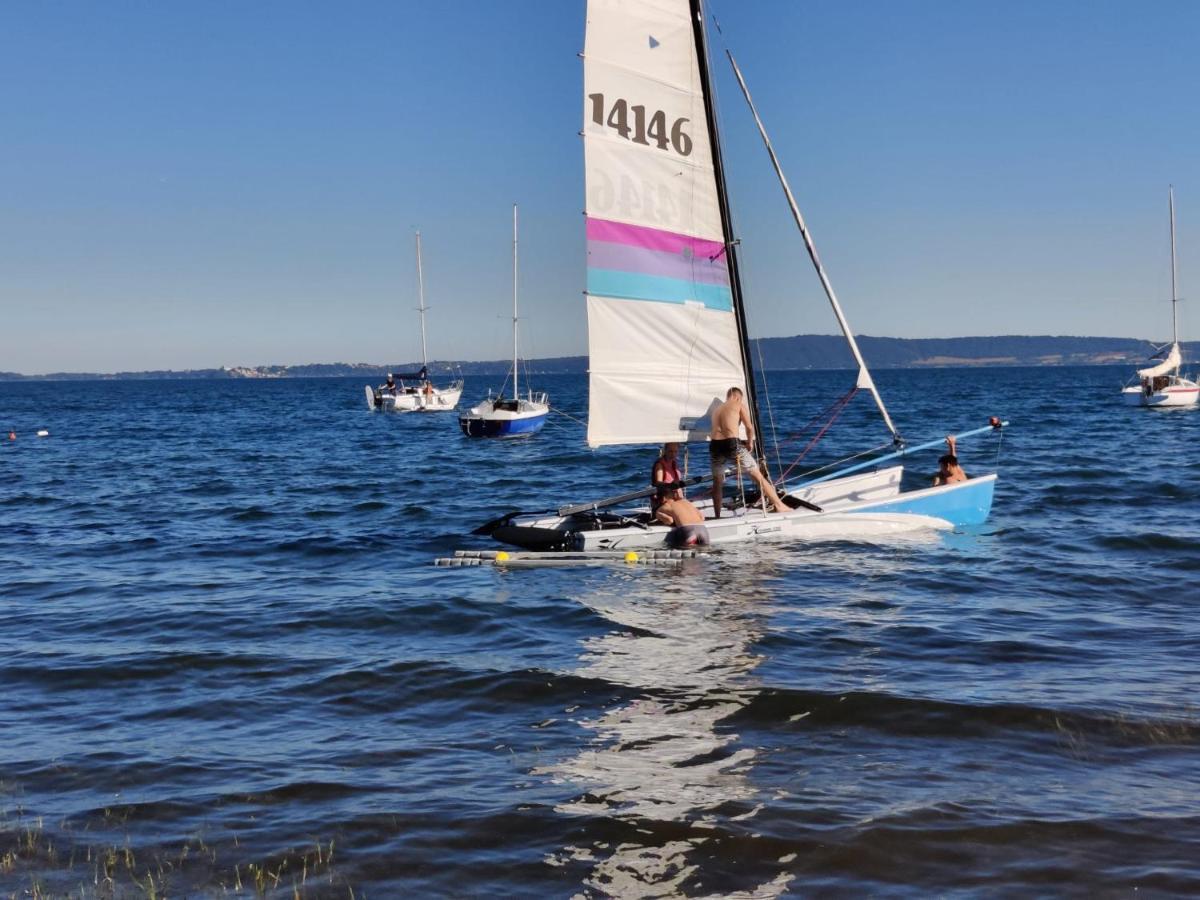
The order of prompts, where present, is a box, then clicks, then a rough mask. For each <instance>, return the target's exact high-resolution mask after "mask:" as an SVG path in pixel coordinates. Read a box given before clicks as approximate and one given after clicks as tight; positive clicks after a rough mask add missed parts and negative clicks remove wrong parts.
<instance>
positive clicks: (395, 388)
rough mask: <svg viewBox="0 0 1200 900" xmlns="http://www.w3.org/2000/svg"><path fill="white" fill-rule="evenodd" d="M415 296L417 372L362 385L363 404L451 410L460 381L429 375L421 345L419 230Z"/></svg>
mask: <svg viewBox="0 0 1200 900" xmlns="http://www.w3.org/2000/svg"><path fill="white" fill-rule="evenodd" d="M417 296H418V297H419V299H420V304H421V305H420V306H418V307H417V312H419V313H420V315H421V369H420V371H419V372H415V373H411V374H405V375H394V374H393V373H390V372H389V373H388V380H387V381H386V382H385V383H384V384H381V385H380V386H379V387H374V388H373V387H371V386H370V385H367V386H366V395H367V408H368V409H381V410H384V411H385V412H453V411H454V408H455V407H456V406H458V399H459V398H460V397H461V396H462V392H463V382H462V379H461V378H458V379H455V380H454V381H451V382H450V383H448V384H444V385H442V386H440V387H439V386H438V385H435V384H434V383H433V381H432V380H430V378H429V353H428V351H427V350H426V349H425V312H426V310H428V309H429V307H428V306H426V305H425V273H424V271H423V270H422V268H421V232H419V231H418V232H417Z"/></svg>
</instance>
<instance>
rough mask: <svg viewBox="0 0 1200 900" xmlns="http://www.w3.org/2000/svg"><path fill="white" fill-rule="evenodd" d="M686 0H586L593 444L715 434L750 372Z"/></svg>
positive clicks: (588, 298) (590, 424) (590, 435)
mask: <svg viewBox="0 0 1200 900" xmlns="http://www.w3.org/2000/svg"><path fill="white" fill-rule="evenodd" d="M698 54H699V48H698V45H697V38H696V32H695V26H694V22H693V19H692V9H691V4H690V3H689V2H688V0H639V2H638V3H636V4H634V3H630V2H627V0H589V3H588V20H587V34H586V39H585V47H584V53H583V60H584V98H583V119H584V127H583V137H584V156H585V167H586V176H585V177H586V185H587V198H586V210H585V213H586V216H587V220H586V221H587V254H588V267H587V292H586V302H587V308H588V351H589V356H590V366H589V390H590V398H589V416H588V442H589V443H590V444H592V445H593V446H600V445H604V444H627V443H652V442H655V443H657V442H664V441H671V440H689V439H698V438H702V437H704V436H705V429H707V418H706V417H707V415H708V413H709V411H710V410H711V409H712V407H713V404H714V401H719V400H721V399H724V397H725V393H726V391H728V389H729V388H730V387H734V386H737V387H741V388H743V390H745V389H746V382H747V375H746V366H745V355H744V350H743V347H742V337H741V334H740V331H739V326H738V321H737V312H738V311H737V308H736V284H735V278H734V276H733V275H732V274H731V268H732V265H731V260H730V255H729V252H728V248H729V240H728V237H727V227H726V222H725V221H724V219H723V217H722V211H721V210H722V206H721V197H720V192H719V187H718V184H717V172H716V168H715V166H714V157H715V155H716V150H715V148H714V147H713V138H712V135H711V134H710V131H709V118H708V110H707V105H706V102H707V101H706V98H705V96H704V88H703V79H702V77H701V62H700V60H699V56H698Z"/></svg>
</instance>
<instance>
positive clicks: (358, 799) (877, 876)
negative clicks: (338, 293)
mask: <svg viewBox="0 0 1200 900" xmlns="http://www.w3.org/2000/svg"><path fill="white" fill-rule="evenodd" d="M1125 374H1126V373H1125V372H1124V371H1122V370H1117V369H1112V368H1078V369H1053V368H1046V369H979V370H976V369H953V370H951V369H943V370H930V371H884V372H880V373H877V376H876V377H877V380H878V382H879V384H880V388H881V390H882V391H883V393H884V396H885V398H887V399H888V401H889V406H890V409H891V412H892V414H893V416H894V417H895V419H896V420H897V423H898V424H899V425H900V426H901V428H902V430H903V431H904V432H905V435H906V437H908V438H909V439H910V441H912V442H920V441H923V440H929V439H933V438H937V437H940V436H941V435H943V434H946V433H948V432H950V431H956V430H965V429H968V428H972V427H977V426H979V425H983V424H985V423H986V419H987V417H988V416H990V415H999V416H1002V417H1004V418H1007V419H1009V420H1011V422H1012V424H1011V426H1010V428H1009V429H1007V430H1006V431H1005V432H1004V434H1003V435H1002V436H997V435H991V434H989V435H985V436H982V437H980V438H975V439H972V440H970V441H968V442H964V444H963V445H962V446H960V455H961V458H962V461H963V464H964V466H965V468H966V469H967V471H968V472H970V473H975V472H985V471H990V470H993V469H998V471H999V473H1000V481H999V483H998V486H997V491H996V500H995V506H994V508H993V513H992V517H991V519H990V520H989V521H988V523H987V524H986V525H984V526H982V527H980V528H977V529H973V530H970V531H964V532H952V533H944V534H930V535H924V536H919V537H909V538H906V539H902V540H892V541H888V542H884V543H877V544H871V543H867V544H858V543H850V542H833V543H793V544H774V545H773V544H760V545H755V546H744V547H738V548H734V549H731V550H726V551H722V552H720V553H718V554H715V555H713V556H712V557H710V558H703V559H697V560H689V561H687V562H686V563H685V564H684V565H683V566H682V567H681V568H679V569H678V570H667V569H661V568H657V567H638V566H624V565H620V566H612V567H603V568H585V569H546V570H521V571H500V570H495V569H490V568H477V569H437V568H434V567H433V566H432V565H431V562H432V560H433V558H434V557H436V556H445V555H449V554H450V553H451V552H452V551H453V550H454V549H455V548H458V547H485V546H488V544H487V541H486V539H484V538H478V537H471V536H470V535H469V534H468V532H469V531H470V529H471V528H473V527H475V526H476V525H478V524H480V523H481V522H483V521H486V520H488V519H490V518H493V517H494V516H496V515H499V514H501V513H503V512H507V511H510V510H514V509H545V508H548V507H551V506H554V505H557V504H558V503H560V502H567V501H576V500H586V499H595V498H598V497H600V496H604V495H607V494H614V493H619V492H621V491H623V490H628V489H632V488H636V487H639V486H641V485H642V484H643V483H644V482H645V480H646V478H647V474H648V469H649V465H650V461H651V457H652V455H653V454H652V451H648V450H647V449H646V448H634V449H613V448H610V449H605V450H602V451H594V452H593V451H589V450H588V449H587V448H586V446H585V443H584V439H583V428H582V426H581V425H580V424H579V423H578V422H577V421H575V420H576V419H582V418H585V408H586V395H587V386H586V380H585V379H584V378H582V377H576V376H545V377H541V378H537V379H536V386H537V387H538V388H539V389H543V388H544V389H546V390H548V391H549V392H550V395H551V403H552V404H553V405H554V406H555V407H556V408H557V409H558V410H561V411H562V412H563V413H566V414H567V415H556V416H553V417H552V420H551V422H550V424H548V425H547V427H546V429H545V431H543V432H542V433H541V434H539V435H537V436H535V437H532V438H528V439H522V440H515V441H508V442H495V441H471V440H468V439H466V438H464V437H462V436H461V435H460V433H459V432H458V430H457V424H456V422H455V420H454V417H453V416H439V415H386V414H379V413H372V412H369V411H368V410H367V409H366V408H365V404H364V403H363V400H362V386H361V384H360V383H359V382H358V381H355V380H347V379H295V380H278V381H269V380H263V381H249V380H247V381H237V380H228V381H190V382H186V381H162V382H139V381H121V382H88V383H83V382H80V383H61V382H57V383H33V382H27V383H0V418H2V421H0V426H4V427H5V429H6V431H7V428H8V427H12V428H13V429H14V430H16V432H17V434H18V438H17V440H15V441H6V442H4V445H3V446H2V447H0V571H2V572H3V578H2V579H0V685H3V697H4V700H3V704H2V705H0V732H2V733H3V735H4V740H3V741H0V893H2V894H4V895H6V896H7V895H22V894H23V893H25V892H34V891H39V890H40V891H41V892H43V894H49V895H53V896H59V895H64V894H66V895H72V896H79V895H82V896H114V895H115V896H151V895H156V896H164V895H165V896H171V897H177V896H209V895H225V894H232V895H245V896H253V895H256V894H267V895H271V896H281V897H283V896H286V897H291V896H295V895H296V894H297V893H299V894H300V895H301V896H313V897H316V896H321V897H324V896H331V897H332V896H350V895H351V892H353V896H355V897H358V898H361V897H364V896H365V897H397V896H404V895H409V896H476V895H495V896H543V897H572V896H585V897H587V896H596V897H599V896H607V895H614V896H621V897H635V896H645V897H669V896H688V897H730V896H745V897H750V896H753V897H771V896H811V895H814V894H818V893H819V894H822V895H833V896H856V897H857V896H863V895H870V896H903V895H909V896H925V895H929V894H937V895H964V896H967V895H973V894H980V895H984V894H995V893H1018V892H1020V893H1028V894H1037V895H1044V894H1055V895H1063V894H1067V895H1080V896H1082V895H1096V894H1101V895H1124V894H1130V893H1133V892H1134V891H1135V890H1136V891H1137V893H1138V895H1139V896H1155V895H1187V894H1192V895H1194V894H1196V893H1200V813H1198V812H1197V806H1196V798H1197V797H1198V796H1200V766H1198V765H1197V762H1196V760H1197V751H1198V749H1200V746H1198V745H1200V713H1198V710H1197V700H1196V686H1197V685H1198V684H1200V654H1197V652H1196V649H1197V647H1198V646H1200V616H1198V615H1197V606H1198V605H1200V589H1198V588H1197V578H1198V577H1200V549H1198V545H1197V541H1196V537H1195V535H1196V531H1195V529H1196V522H1197V517H1198V514H1200V455H1198V451H1200V410H1142V409H1129V408H1125V407H1122V406H1121V405H1120V398H1119V396H1118V392H1119V388H1120V384H1121V379H1122V377H1123V376H1124V375H1125ZM852 381H853V378H852V375H851V374H849V373H845V372H789V373H774V374H772V375H771V377H770V384H769V403H770V417H773V419H774V421H775V423H776V426H777V430H778V436H779V437H780V438H785V437H790V436H792V435H793V433H794V432H796V431H798V430H800V428H801V427H802V426H803V425H804V424H805V423H807V422H809V420H810V419H812V418H813V417H814V416H817V415H818V414H819V413H820V412H821V411H822V410H823V409H825V408H827V407H829V406H830V405H831V404H832V403H833V402H834V401H835V400H836V399H837V397H838V396H839V395H840V394H842V393H844V392H845V390H846V389H848V388H849V387H850V386H851V384H852ZM497 383H498V379H486V378H469V379H468V380H467V385H466V392H465V393H464V395H463V405H464V406H466V405H469V404H471V403H474V402H475V401H476V399H478V398H479V397H480V396H482V395H484V394H485V393H486V391H487V389H488V387H489V386H491V387H495V386H497ZM760 399H761V400H762V402H763V406H764V408H765V407H766V406H767V400H768V398H767V396H766V394H763V395H762V396H761V397H760ZM571 417H574V418H571ZM768 418H769V417H768ZM42 427H44V428H46V429H48V430H49V432H50V436H49V437H47V438H40V439H39V438H37V437H35V431H36V430H37V429H38V428H42ZM811 435H812V431H809V432H808V433H807V434H805V435H800V436H798V437H795V438H794V439H793V440H792V441H791V442H789V443H788V444H787V445H786V446H785V448H784V449H783V450H781V455H780V458H781V460H782V463H783V464H784V466H785V467H786V465H787V464H788V463H789V462H790V461H791V460H792V459H794V458H795V456H796V454H797V453H798V452H799V451H800V449H802V448H803V447H804V445H805V444H806V443H807V439H808V438H809V437H811ZM886 437H887V435H886V432H885V431H884V430H883V428H882V426H881V425H880V424H879V421H878V417H877V414H875V413H874V410H873V408H872V407H871V404H870V402H869V401H868V399H867V398H866V397H865V396H859V397H857V398H856V399H855V400H854V402H853V403H852V405H851V407H850V408H849V410H848V411H847V412H846V413H845V414H844V415H843V416H842V417H841V419H839V420H838V422H837V423H836V424H835V425H834V427H833V428H832V429H831V431H830V433H829V435H828V437H827V440H826V441H824V442H823V443H822V445H821V446H820V447H818V448H817V449H816V450H814V451H813V452H812V453H811V454H810V456H809V458H808V459H807V460H806V461H805V462H806V463H813V464H820V463H822V462H827V461H829V460H830V459H833V458H835V457H836V456H838V455H840V454H848V453H852V452H858V451H861V450H863V449H866V448H867V447H869V446H874V445H878V444H883V443H884V442H885V439H886ZM936 456H937V452H936V451H931V452H930V453H929V454H928V455H926V456H923V457H919V458H917V459H915V460H913V461H912V463H910V468H911V470H912V471H911V474H910V475H909V476H907V477H909V478H910V479H911V480H912V481H913V483H919V482H921V481H922V480H924V479H927V478H928V477H929V476H930V475H932V473H933V471H934V470H935V469H936ZM687 462H688V464H689V467H690V469H691V471H692V472H693V473H695V472H697V471H700V470H701V468H702V466H703V464H704V459H703V454H702V450H701V451H697V450H693V451H692V452H691V454H690V459H689V460H687ZM155 892H156V893H155Z"/></svg>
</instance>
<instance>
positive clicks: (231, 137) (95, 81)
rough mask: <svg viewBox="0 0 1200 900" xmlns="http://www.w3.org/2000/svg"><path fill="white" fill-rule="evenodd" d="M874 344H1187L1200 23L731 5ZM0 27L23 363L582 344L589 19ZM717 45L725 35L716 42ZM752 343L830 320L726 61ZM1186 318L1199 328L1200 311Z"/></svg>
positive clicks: (53, 365) (561, 8)
mask: <svg viewBox="0 0 1200 900" xmlns="http://www.w3.org/2000/svg"><path fill="white" fill-rule="evenodd" d="M713 11H714V12H715V13H716V14H717V15H718V16H719V18H720V19H721V23H722V26H723V28H724V31H725V39H726V41H727V43H728V46H730V47H731V48H732V49H733V52H734V53H735V55H737V57H738V59H739V62H740V64H741V66H742V68H743V71H744V72H745V74H746V77H747V79H748V80H749V82H750V87H751V90H752V91H753V92H754V95H755V100H756V103H757V104H758V106H759V109H760V112H761V113H762V115H763V117H764V119H765V121H766V123H767V126H768V128H769V129H770V130H771V132H772V135H773V138H774V141H775V144H776V148H777V150H778V152H779V154H780V157H781V159H782V161H783V164H784V166H785V168H786V170H787V172H788V175H789V179H790V180H791V182H792V187H793V189H794V191H795V193H796V195H797V198H798V200H799V202H800V205H801V208H802V210H803V211H804V214H805V217H806V219H807V220H808V224H809V226H810V228H811V229H812V231H813V233H814V236H815V239H816V242H817V247H818V249H819V250H820V252H821V256H822V259H823V261H824V263H825V265H826V268H827V269H828V271H829V273H830V276H831V277H832V279H833V283H834V285H835V287H836V288H837V290H838V293H839V296H840V297H841V299H842V301H843V304H844V306H845V308H846V312H847V315H848V317H849V319H850V322H851V323H852V325H853V326H854V328H855V330H856V331H859V332H861V333H867V334H877V335H892V336H898V337H949V336H956V335H977V334H1081V335H1118V336H1130V337H1145V338H1152V339H1159V340H1161V339H1163V338H1164V336H1165V335H1167V332H1168V331H1169V323H1170V310H1169V305H1168V302H1167V301H1168V298H1169V290H1170V288H1169V284H1170V281H1169V278H1170V275H1169V260H1168V243H1167V216H1166V193H1167V185H1168V184H1169V183H1174V184H1175V186H1176V202H1177V212H1178V245H1179V258H1180V265H1179V270H1180V293H1181V295H1182V296H1183V297H1184V298H1185V300H1186V298H1188V297H1189V296H1195V297H1197V298H1200V288H1197V289H1195V290H1194V291H1193V290H1192V287H1191V286H1192V284H1193V281H1194V279H1193V277H1192V274H1191V273H1193V272H1195V273H1196V276H1195V277H1196V278H1200V224H1197V225H1196V226H1194V227H1193V225H1192V223H1193V222H1196V223H1200V116H1198V114H1197V112H1196V103H1195V96H1194V95H1195V87H1196V85H1198V84H1200V52H1198V51H1200V47H1198V46H1197V44H1198V41H1200V4H1197V3H1193V2H1190V0H1189V2H1155V3H1151V4H1134V3H1132V2H1126V3H1108V2H1057V3H1056V2H1036V3H1035V2H1005V3H999V2H993V3H984V2H977V3H976V2H972V3H951V2H936V3H935V2H910V0H899V2H846V3H836V4H835V3H809V2H765V0H763V2H741V3H734V2H729V0H724V2H718V3H716V4H715V6H714V8H713ZM0 18H2V20H3V22H2V26H0V117H2V121H3V123H4V126H3V135H4V139H3V141H0V370H6V371H18V372H26V373H31V374H32V373H39V372H47V371H64V370H65V371H115V370H138V369H147V368H191V367H206V366H217V365H242V364H245V365H254V364H266V363H303V362H333V361H352V362H357V361H369V362H386V361H399V360H409V359H414V358H416V357H418V356H419V352H420V343H419V335H418V332H417V318H416V313H415V312H414V307H415V305H416V299H415V293H416V282H415V267H414V262H413V249H412V248H413V231H414V229H417V228H419V229H420V230H421V232H422V241H423V244H424V251H425V254H424V257H425V258H424V263H425V271H426V284H427V300H428V303H429V305H430V307H431V312H430V316H429V321H428V327H429V344H430V353H431V356H434V357H437V358H459V359H480V358H502V357H504V356H506V355H508V353H509V352H510V351H509V348H508V340H509V332H508V328H507V323H506V322H505V321H504V316H505V315H506V307H507V305H508V304H509V302H510V291H511V280H510V278H511V276H510V270H509V266H510V259H511V244H510V228H511V226H510V222H511V204H512V203H513V202H517V203H519V204H520V206H521V226H522V227H521V260H522V304H523V314H525V315H527V316H528V319H527V320H526V321H525V323H524V326H523V327H524V334H525V335H526V339H527V341H526V346H525V348H524V349H525V354H526V355H530V356H551V355H562V354H574V353H581V352H584V349H585V347H586V337H585V333H584V332H585V317H584V307H583V297H582V290H583V281H584V260H583V227H582V226H583V222H582V216H581V215H580V213H581V209H582V206H583V183H582V148H581V146H580V140H579V138H578V131H579V127H580V121H581V118H582V102H581V94H582V87H581V69H580V61H579V59H578V57H577V54H578V52H579V50H580V49H581V48H582V42H583V18H584V8H583V4H582V2H578V3H577V2H570V0H511V2H506V3H495V2H483V0H480V2H466V0H457V2H456V0H450V2H446V3H441V4H430V3H401V2H369V0H359V2H353V3H348V4H335V3H315V2H306V3H301V2H256V3H242V2H216V0H206V2H204V3H199V2H193V3H187V2H175V3H152V2H127V0H112V2H106V3H102V4H101V3H84V2H65V0H60V2H25V0H14V2H11V3H7V4H5V5H4V8H3V11H2V13H0ZM716 47H717V48H719V47H720V44H719V43H718V44H717V45H716ZM716 70H717V72H718V73H719V75H718V77H719V81H718V85H717V95H718V101H719V104H720V115H721V123H722V128H723V137H724V138H725V140H726V153H727V163H728V166H729V169H730V182H731V184H730V190H731V196H732V200H733V205H734V212H735V219H736V223H737V229H738V233H739V236H740V237H741V240H742V259H743V264H744V280H745V287H746V293H747V296H748V298H749V318H750V325H751V331H752V332H753V333H754V334H755V335H764V336H766V335H788V334H796V333H807V332H817V333H832V332H833V331H834V330H835V323H834V322H833V319H832V316H831V314H830V312H829V310H828V307H827V306H826V305H825V301H824V299H823V296H822V294H821V292H820V286H819V284H818V282H817V280H816V278H815V276H814V275H813V273H812V272H811V269H810V268H809V266H808V262H807V259H806V258H805V256H804V251H803V247H802V245H801V243H800V241H799V238H798V236H797V234H796V232H795V229H794V227H793V226H792V224H791V221H790V218H789V215H788V211H787V208H786V206H785V204H784V201H783V199H782V196H781V194H780V192H779V190H778V188H777V186H776V184H775V181H774V176H773V174H772V173H771V170H770V168H769V164H768V161H767V158H766V155H765V153H764V151H763V150H762V147H761V145H760V143H759V141H758V137H757V134H756V132H755V131H754V129H753V124H752V122H751V120H750V118H749V116H748V114H747V112H746V110H745V108H744V105H743V103H742V101H741V98H740V96H739V95H738V94H737V89H736V85H735V84H734V83H733V81H732V78H731V77H730V75H729V73H728V71H727V67H725V66H723V65H721V63H720V62H719V61H718V62H717V64H716ZM1193 306H1194V304H1189V303H1186V302H1185V303H1184V304H1183V305H1182V308H1181V323H1182V325H1181V327H1182V329H1183V331H1184V337H1188V338H1193V339H1195V338H1200V312H1198V311H1194V310H1193Z"/></svg>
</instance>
